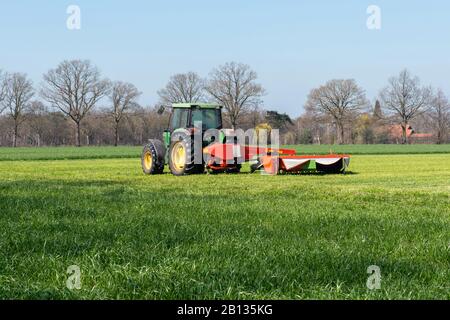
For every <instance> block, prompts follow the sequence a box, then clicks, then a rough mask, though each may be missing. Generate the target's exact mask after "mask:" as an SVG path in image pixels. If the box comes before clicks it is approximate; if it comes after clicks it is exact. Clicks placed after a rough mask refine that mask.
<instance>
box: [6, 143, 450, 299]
mask: <svg viewBox="0 0 450 320" xmlns="http://www.w3.org/2000/svg"><path fill="white" fill-rule="evenodd" d="M403 147H407V148H409V150H410V151H409V152H410V153H415V154H389V155H387V154H384V155H383V151H384V152H385V153H405V152H406V151H405V149H403ZM299 148H300V147H299ZM312 148H313V147H308V148H307V150H308V152H314V153H321V152H327V150H326V149H327V148H325V147H319V148H318V149H312ZM302 149H305V148H303V146H302ZM336 149H338V148H336ZM335 151H338V152H339V151H342V152H351V153H353V154H356V155H355V156H353V158H352V163H351V165H350V171H351V173H349V174H346V175H329V176H325V175H287V176H262V175H259V174H253V175H250V174H245V173H243V174H239V175H225V174H224V175H202V176H187V177H174V176H172V175H170V174H164V175H161V176H144V175H143V174H142V172H141V169H140V162H139V159H138V158H137V156H138V155H139V152H140V148H134V147H131V148H127V147H121V148H118V149H114V148H81V149H76V148H54V149H50V148H43V149H19V150H18V151H17V152H15V151H12V149H0V159H1V160H3V161H0V298H3V299H12V298H38V299H87V298H94V299H116V298H119V299H204V298H206V299H214V298H224V299H326V298H331V299H335V298H339V299H375V298H383V299H400V298H401V299H419V298H424V299H450V197H449V196H450V154H449V153H448V152H450V150H449V146H385V147H384V148H383V147H381V146H375V147H374V148H373V149H372V148H371V146H342V147H339V150H335ZM357 151H359V152H357ZM363 153H376V154H377V155H368V154H363ZM421 153H423V154H421ZM77 157H78V158H83V159H77V160H66V161H61V160H57V161H56V159H74V158H77ZM99 157H100V158H104V159H90V158H99ZM120 157H122V159H120ZM107 158H111V159H107ZM37 159H51V160H37ZM11 160H22V161H11ZM246 169H247V168H246ZM70 265H78V266H80V268H81V283H82V288H81V289H80V290H69V289H67V288H66V279H67V277H68V275H67V274H66V270H67V268H68V267H69V266H70ZM370 265H377V266H379V267H380V268H381V275H382V281H381V289H380V290H369V289H367V287H366V281H367V278H368V276H369V274H367V268H368V266H370Z"/></svg>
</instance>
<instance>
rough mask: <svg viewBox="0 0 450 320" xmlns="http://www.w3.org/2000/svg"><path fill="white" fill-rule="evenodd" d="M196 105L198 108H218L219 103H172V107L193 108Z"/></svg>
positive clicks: (219, 106)
mask: <svg viewBox="0 0 450 320" xmlns="http://www.w3.org/2000/svg"><path fill="white" fill-rule="evenodd" d="M193 107H198V108H200V109H220V108H222V106H221V105H219V104H215V103H174V104H173V105H172V108H188V109H190V108H193Z"/></svg>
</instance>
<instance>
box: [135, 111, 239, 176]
mask: <svg viewBox="0 0 450 320" xmlns="http://www.w3.org/2000/svg"><path fill="white" fill-rule="evenodd" d="M162 110H164V109H162ZM198 122H201V124H202V128H197V127H196V126H195V124H196V123H198ZM210 129H215V130H218V132H219V141H214V140H215V137H212V136H210V137H207V136H205V132H206V131H207V130H210ZM196 130H201V131H202V136H201V139H202V145H201V148H200V146H198V147H196V146H195V145H194V140H195V139H194V137H193V136H194V132H195V131H196ZM225 140H226V135H225V132H224V130H222V106H220V105H217V104H205V103H178V104H173V105H172V112H171V115H170V119H169V126H168V129H167V130H165V131H164V134H163V140H162V141H161V140H158V139H151V140H149V142H148V144H147V145H145V146H144V149H143V151H142V155H141V164H142V170H143V171H144V173H145V174H161V173H163V171H164V165H165V164H168V165H169V168H170V171H171V172H172V174H174V175H176V176H181V175H187V174H200V173H204V172H205V163H204V162H203V160H201V161H200V163H199V161H194V160H195V156H196V155H197V157H203V147H206V146H208V145H210V144H211V143H214V142H221V143H223V142H225ZM195 148H196V149H197V150H196V149H195ZM197 159H202V158H197ZM239 169H240V166H237V167H236V168H234V170H233V172H239Z"/></svg>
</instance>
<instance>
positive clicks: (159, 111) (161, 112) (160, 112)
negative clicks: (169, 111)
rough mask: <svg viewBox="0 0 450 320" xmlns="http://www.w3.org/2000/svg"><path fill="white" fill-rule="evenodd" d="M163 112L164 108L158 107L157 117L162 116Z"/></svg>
mask: <svg viewBox="0 0 450 320" xmlns="http://www.w3.org/2000/svg"><path fill="white" fill-rule="evenodd" d="M164 111H166V107H164V106H160V107H159V108H158V111H157V112H158V114H159V115H161V114H163V113H164Z"/></svg>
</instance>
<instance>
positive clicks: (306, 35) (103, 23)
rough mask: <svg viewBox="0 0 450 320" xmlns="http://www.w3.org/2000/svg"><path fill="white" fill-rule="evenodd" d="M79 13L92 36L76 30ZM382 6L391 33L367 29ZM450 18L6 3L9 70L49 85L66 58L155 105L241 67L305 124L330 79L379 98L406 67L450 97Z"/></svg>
mask: <svg viewBox="0 0 450 320" xmlns="http://www.w3.org/2000/svg"><path fill="white" fill-rule="evenodd" d="M72 4H73V5H78V6H79V7H80V9H81V19H82V21H81V30H76V31H70V30H68V29H67V28H66V19H67V17H68V15H67V14H66V9H67V7H68V6H69V5H72ZM372 4H374V5H378V6H379V7H380V8H381V17H382V28H381V30H377V31H374V30H368V29H367V27H366V20H367V18H368V15H367V13H366V9H367V7H368V6H369V5H372ZM449 14H450V2H448V1H444V0H442V1H438V0H428V1H411V0H409V1H405V0H396V1H392V0H391V1H377V0H371V1H365V0H341V1H337V0H329V1H326V0H315V1H312V0H311V1H300V0H292V1H291V0H278V1H275V0H240V1H239V0H227V1H225V0H189V1H181V0H165V1H148V0H147V1H144V0H142V1H141V0H128V1H113V0H110V1H106V0H71V1H56V0H40V1H32V0H28V1H26V0H16V1H5V0H2V2H1V4H0V36H1V37H0V39H1V46H0V69H3V70H6V71H10V72H13V71H14V72H16V71H17V72H25V73H27V74H28V75H29V76H30V77H31V79H32V80H33V81H34V82H35V84H36V85H38V84H39V83H40V82H41V78H42V74H43V73H45V72H46V71H47V70H48V69H49V68H53V67H55V66H56V65H57V64H58V63H59V62H61V61H62V60H64V59H72V58H81V59H90V60H91V61H92V62H93V63H94V64H96V65H97V66H98V67H99V68H100V69H101V71H102V73H103V74H104V75H105V76H107V77H108V78H110V79H112V80H124V81H129V82H132V83H134V84H135V85H136V86H137V87H138V88H139V89H140V90H141V91H142V92H143V96H142V98H141V101H140V102H141V103H142V104H145V105H151V104H155V103H156V102H157V94H156V92H157V90H158V89H160V88H161V87H163V86H164V85H165V83H166V82H167V80H168V78H169V77H170V75H172V74H174V73H179V72H186V71H191V70H192V71H196V72H198V73H199V74H201V75H203V76H207V75H208V73H209V71H210V70H211V69H212V68H214V67H216V66H218V65H220V64H223V63H225V62H228V61H238V62H243V63H246V64H249V65H250V66H251V67H252V68H253V69H254V70H255V71H257V73H258V76H259V82H260V83H261V84H262V85H263V86H264V87H265V88H266V90H267V95H266V96H265V98H264V101H265V106H266V107H267V108H269V109H276V110H279V111H282V112H287V113H288V114H290V115H292V116H296V115H299V114H300V113H301V112H302V106H303V104H304V102H305V100H306V96H307V94H308V92H309V91H310V90H311V89H312V88H314V87H316V86H318V85H320V84H322V83H324V82H326V81H327V80H329V79H333V78H354V79H356V80H357V81H358V83H359V84H360V85H361V86H362V87H363V88H364V89H366V92H367V95H368V97H369V98H370V99H374V98H375V96H376V95H377V94H378V92H379V90H380V89H381V88H382V87H383V86H384V85H385V84H386V81H387V79H388V78H389V77H390V76H391V75H395V74H397V73H398V72H399V71H400V70H401V69H403V68H405V67H407V68H409V69H410V70H411V71H412V72H413V73H414V74H417V75H418V76H420V77H421V79H422V82H423V83H424V84H430V85H433V86H436V87H441V88H442V89H444V91H445V92H447V93H450V87H449V79H450V72H449V71H450V41H449V39H448V35H449V34H450V32H449V31H450V19H448V16H449Z"/></svg>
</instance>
